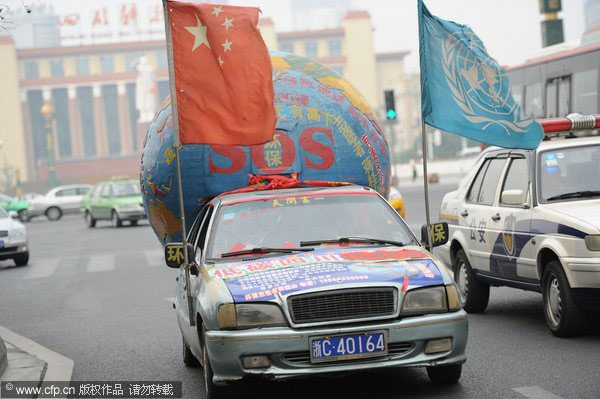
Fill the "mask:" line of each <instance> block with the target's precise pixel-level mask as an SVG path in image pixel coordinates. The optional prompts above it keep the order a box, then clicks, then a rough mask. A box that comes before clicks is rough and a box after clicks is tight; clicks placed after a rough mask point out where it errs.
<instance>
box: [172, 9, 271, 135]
mask: <svg viewBox="0 0 600 399" xmlns="http://www.w3.org/2000/svg"><path fill="white" fill-rule="evenodd" d="M166 11H167V12H168V21H169V29H170V33H171V38H172V39H171V40H172V52H173V65H174V66H173V67H174V78H175V79H174V80H175V89H176V93H177V96H176V97H177V110H178V121H179V134H180V140H181V144H223V145H255V144H262V143H266V142H268V141H271V140H272V139H273V134H274V132H275V122H276V118H275V108H274V106H273V81H272V76H271V75H272V71H271V60H270V57H269V52H268V50H267V47H266V45H265V43H264V42H263V39H262V37H261V35H260V32H259V30H258V28H257V27H256V25H257V23H258V13H259V10H258V8H250V7H234V6H217V5H211V4H190V3H182V2H176V1H167V10H166ZM167 40H168V36H167ZM172 76H173V75H172Z"/></svg>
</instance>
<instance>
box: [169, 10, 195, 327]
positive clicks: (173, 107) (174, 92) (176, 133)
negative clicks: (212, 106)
mask: <svg viewBox="0 0 600 399" xmlns="http://www.w3.org/2000/svg"><path fill="white" fill-rule="evenodd" d="M162 3H163V13H164V16H165V18H164V19H165V35H166V38H167V60H168V62H169V91H170V94H171V111H172V118H173V142H174V143H173V145H174V146H175V162H176V164H177V187H178V190H177V191H178V194H179V214H180V219H181V234H182V240H181V242H182V244H183V268H184V269H185V290H186V295H187V302H188V318H189V323H190V326H195V325H196V322H195V320H194V309H193V306H192V305H193V301H192V288H191V284H190V283H191V277H190V267H191V265H190V262H189V261H190V259H189V254H188V248H187V232H186V228H185V208H184V201H183V185H182V184H181V162H180V155H179V150H180V148H181V136H180V134H179V113H178V111H177V89H176V87H175V64H174V60H173V36H172V35H171V22H170V21H169V5H168V1H167V0H162Z"/></svg>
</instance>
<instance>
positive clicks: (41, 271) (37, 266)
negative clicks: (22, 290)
mask: <svg viewBox="0 0 600 399" xmlns="http://www.w3.org/2000/svg"><path fill="white" fill-rule="evenodd" d="M59 262H60V259H46V260H42V261H39V262H35V263H33V264H32V265H31V266H30V267H31V270H29V272H28V273H27V274H26V275H25V276H24V277H23V278H25V279H30V278H44V277H49V276H51V275H52V274H53V273H54V271H55V270H56V268H57V267H58V263H59Z"/></svg>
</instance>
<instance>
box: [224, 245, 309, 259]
mask: <svg viewBox="0 0 600 399" xmlns="http://www.w3.org/2000/svg"><path fill="white" fill-rule="evenodd" d="M314 250H315V249H314V248H266V247H257V248H252V249H244V250H242V251H233V252H226V253H224V254H221V258H229V257H231V256H238V255H251V254H257V255H260V254H269V253H273V252H281V253H284V254H291V253H293V252H298V251H300V252H308V251H314Z"/></svg>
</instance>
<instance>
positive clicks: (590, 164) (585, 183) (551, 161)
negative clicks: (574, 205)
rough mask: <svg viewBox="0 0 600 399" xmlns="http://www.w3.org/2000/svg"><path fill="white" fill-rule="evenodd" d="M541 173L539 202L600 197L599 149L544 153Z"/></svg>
mask: <svg viewBox="0 0 600 399" xmlns="http://www.w3.org/2000/svg"><path fill="white" fill-rule="evenodd" d="M538 170H539V176H540V177H539V189H540V190H539V192H540V194H539V196H540V202H548V201H550V202H552V201H558V200H566V199H590V198H598V197H600V195H599V194H598V193H599V192H600V145H593V146H585V147H574V148H561V149H557V150H552V151H545V152H542V153H540V156H539V169H538Z"/></svg>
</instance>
